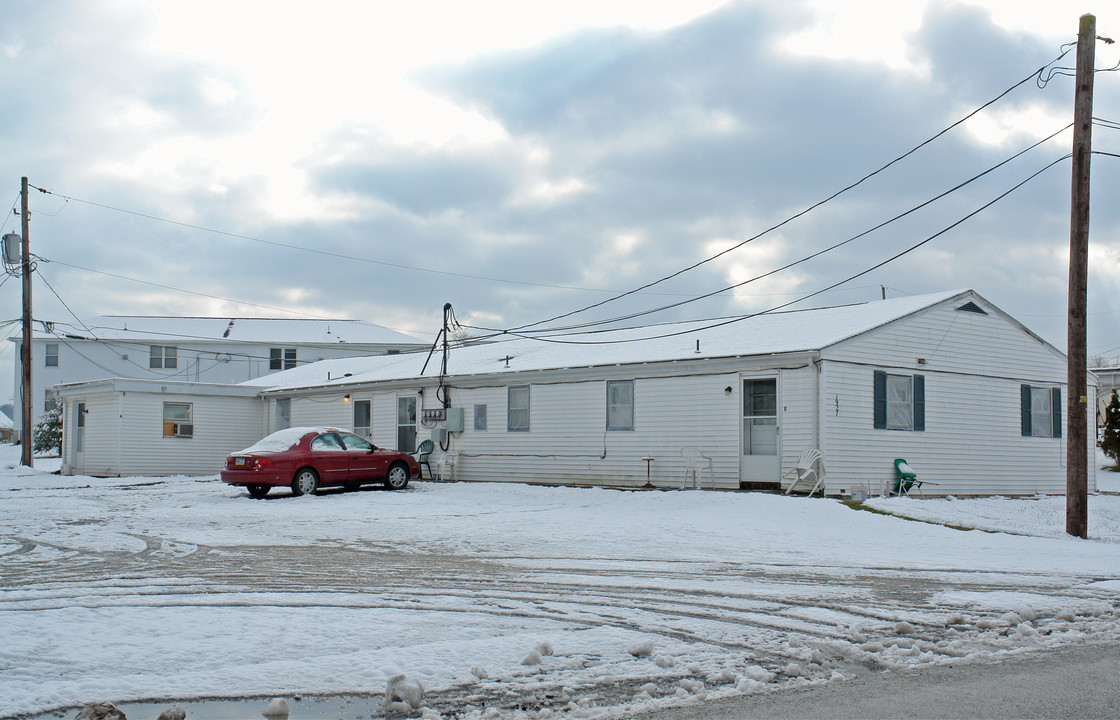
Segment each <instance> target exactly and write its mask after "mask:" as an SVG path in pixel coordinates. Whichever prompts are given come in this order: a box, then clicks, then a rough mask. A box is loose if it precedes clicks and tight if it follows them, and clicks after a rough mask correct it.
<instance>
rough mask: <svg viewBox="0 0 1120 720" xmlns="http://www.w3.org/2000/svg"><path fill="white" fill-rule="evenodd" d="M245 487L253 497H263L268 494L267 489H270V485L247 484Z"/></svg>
mask: <svg viewBox="0 0 1120 720" xmlns="http://www.w3.org/2000/svg"><path fill="white" fill-rule="evenodd" d="M247 488H248V490H249V495H251V496H252V497H255V498H262V497H264V496H265V495H267V494H268V491H269V490H271V489H272V486H271V485H248V486H247Z"/></svg>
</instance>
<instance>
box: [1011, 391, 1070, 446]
mask: <svg viewBox="0 0 1120 720" xmlns="http://www.w3.org/2000/svg"><path fill="white" fill-rule="evenodd" d="M1019 396H1020V405H1021V408H1022V412H1021V413H1020V415H1021V417H1022V430H1023V437H1049V438H1060V437H1061V436H1062V390H1061V388H1056V387H1033V386H1031V385H1022V386H1020V391H1019Z"/></svg>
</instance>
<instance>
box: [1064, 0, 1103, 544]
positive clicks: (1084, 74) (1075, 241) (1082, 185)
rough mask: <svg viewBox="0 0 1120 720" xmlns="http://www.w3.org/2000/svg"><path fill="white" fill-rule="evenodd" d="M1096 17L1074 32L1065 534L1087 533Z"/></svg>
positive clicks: (1084, 18) (1085, 17) (1086, 19)
mask: <svg viewBox="0 0 1120 720" xmlns="http://www.w3.org/2000/svg"><path fill="white" fill-rule="evenodd" d="M1096 44H1097V18H1096V17H1095V16H1093V15H1082V16H1081V25H1080V30H1079V32H1078V35H1077V73H1076V80H1075V85H1076V87H1075V91H1074V93H1075V94H1074V100H1073V182H1072V193H1071V198H1070V221H1069V328H1068V335H1067V340H1066V357H1067V361H1068V376H1067V380H1068V383H1067V387H1068V390H1069V391H1068V393H1067V395H1068V397H1067V398H1066V423H1067V425H1068V435H1069V439H1068V440H1067V442H1066V533H1068V534H1070V535H1074V536H1076V537H1080V538H1084V537H1086V536H1087V535H1088V526H1089V519H1088V515H1089V513H1088V505H1089V497H1088V495H1089V488H1088V480H1089V478H1088V464H1089V450H1088V445H1089V437H1088V420H1087V408H1088V404H1087V403H1088V397H1087V394H1088V390H1087V388H1086V383H1085V373H1086V370H1087V368H1086V358H1085V356H1086V350H1085V344H1086V343H1085V335H1086V332H1085V306H1086V304H1087V296H1088V266H1089V157H1090V155H1091V154H1092V138H1093V64H1094V62H1095V61H1096Z"/></svg>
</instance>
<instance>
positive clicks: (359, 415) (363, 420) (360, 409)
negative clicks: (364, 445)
mask: <svg viewBox="0 0 1120 720" xmlns="http://www.w3.org/2000/svg"><path fill="white" fill-rule="evenodd" d="M371 406H372V401H370V400H355V401H354V432H355V433H356V434H358V435H361V436H362V437H365V438H368V437H370V431H369V419H370V416H371V414H372V413H371V412H370V411H371V409H372V408H371Z"/></svg>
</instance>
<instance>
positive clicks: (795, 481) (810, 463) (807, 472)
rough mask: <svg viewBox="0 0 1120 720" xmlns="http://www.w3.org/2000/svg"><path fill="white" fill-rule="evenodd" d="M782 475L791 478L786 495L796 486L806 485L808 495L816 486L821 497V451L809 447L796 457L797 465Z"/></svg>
mask: <svg viewBox="0 0 1120 720" xmlns="http://www.w3.org/2000/svg"><path fill="white" fill-rule="evenodd" d="M782 477H783V478H791V480H790V484H789V487H787V488H786V495H789V494H790V493H791V492H793V491H794V489H796V488H801V487H808V488H809V496H810V497H811V496H812V495H813V493H815V492H816V491H817V489H818V488H819V489H820V491H821V496H822V497H823V496H824V457H822V456H821V451H820V450H816V449H810V450H806V451H804V452H802V453H801V457H799V458H797V465H795V466H794V467H793V469H792V470H790V471H788V472H786V473H785V474H784V475H782Z"/></svg>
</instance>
